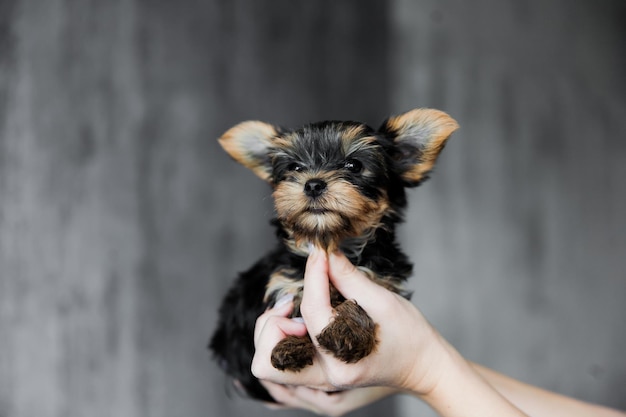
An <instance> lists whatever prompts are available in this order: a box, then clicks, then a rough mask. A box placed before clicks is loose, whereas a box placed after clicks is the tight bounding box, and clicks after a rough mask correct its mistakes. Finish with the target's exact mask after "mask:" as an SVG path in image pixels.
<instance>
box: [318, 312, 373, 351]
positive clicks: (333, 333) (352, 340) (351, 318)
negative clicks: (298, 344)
mask: <svg viewBox="0 0 626 417" xmlns="http://www.w3.org/2000/svg"><path fill="white" fill-rule="evenodd" d="M335 313H336V315H335V317H334V319H333V321H332V322H331V323H330V324H329V325H328V326H326V327H325V328H324V330H322V332H321V333H320V334H319V335H318V336H317V341H318V342H319V344H320V346H322V347H323V348H324V349H326V350H327V351H329V352H331V353H332V354H333V355H334V356H335V357H336V358H337V359H340V360H342V361H344V362H346V363H354V362H358V361H359V360H361V359H363V358H364V357H366V356H367V355H369V354H370V353H372V352H373V351H374V350H375V349H376V345H377V344H378V340H377V339H376V329H377V327H378V325H377V324H376V323H375V322H374V320H372V318H371V317H370V316H369V315H368V314H367V312H366V311H365V310H363V308H362V307H361V306H360V305H358V304H357V302H356V301H353V300H346V301H344V302H343V303H341V304H339V305H337V306H336V307H335Z"/></svg>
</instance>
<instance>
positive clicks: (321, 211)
mask: <svg viewBox="0 0 626 417" xmlns="http://www.w3.org/2000/svg"><path fill="white" fill-rule="evenodd" d="M306 212H307V213H310V214H327V213H331V212H332V211H331V210H328V209H325V208H322V207H309V208H307V209H306Z"/></svg>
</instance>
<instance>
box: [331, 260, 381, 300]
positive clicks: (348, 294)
mask: <svg viewBox="0 0 626 417" xmlns="http://www.w3.org/2000/svg"><path fill="white" fill-rule="evenodd" d="M328 272H329V277H330V281H331V282H332V284H333V285H334V286H335V288H337V290H338V291H339V292H340V293H341V295H343V296H344V297H345V298H346V299H350V300H357V302H358V303H359V304H360V305H361V306H362V307H363V308H365V310H369V309H376V308H377V307H378V306H379V304H380V301H381V299H380V297H381V294H384V293H385V291H386V290H385V289H384V288H382V287H381V286H380V285H378V284H376V283H375V282H374V281H372V280H371V279H370V278H369V277H368V276H367V275H366V274H365V273H364V272H363V271H360V270H359V269H358V268H357V267H355V266H354V265H353V264H352V263H351V262H350V260H349V259H348V258H347V257H346V256H345V255H344V254H343V253H341V252H333V253H330V254H329V255H328Z"/></svg>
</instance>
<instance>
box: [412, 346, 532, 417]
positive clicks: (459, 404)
mask: <svg viewBox="0 0 626 417" xmlns="http://www.w3.org/2000/svg"><path fill="white" fill-rule="evenodd" d="M437 340H438V341H437V344H438V346H437V348H436V351H435V352H436V354H434V356H432V357H431V358H430V359H429V360H430V361H431V362H430V366H429V372H427V373H426V374H423V375H422V376H421V377H419V378H416V379H415V380H414V381H412V385H410V387H409V390H410V393H411V394H413V395H415V396H417V397H418V398H420V399H421V400H422V401H424V402H425V403H427V404H428V405H429V406H430V407H431V408H433V409H434V410H435V411H437V412H438V414H439V415H442V416H445V417H456V416H464V417H465V416H481V417H484V416H499V417H503V416H515V417H519V416H525V414H524V413H523V412H521V411H520V410H519V409H517V408H516V407H515V406H513V405H512V404H511V403H510V402H509V401H508V400H507V399H505V398H504V397H503V396H502V395H501V394H500V393H499V392H498V391H496V390H495V389H494V388H493V387H492V386H491V385H490V384H489V383H487V381H486V380H485V379H483V377H482V376H480V375H479V374H478V373H477V372H476V370H475V369H474V368H473V367H472V366H471V364H470V363H469V362H468V361H467V360H465V358H463V357H462V356H461V355H460V354H459V353H458V351H457V350H456V349H454V347H452V346H451V345H450V344H449V343H448V342H447V341H446V340H445V339H443V337H441V336H440V335H438V334H437Z"/></svg>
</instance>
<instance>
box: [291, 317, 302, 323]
mask: <svg viewBox="0 0 626 417" xmlns="http://www.w3.org/2000/svg"><path fill="white" fill-rule="evenodd" d="M291 320H293V321H295V322H296V323H304V319H303V318H302V317H292V318H291Z"/></svg>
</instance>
